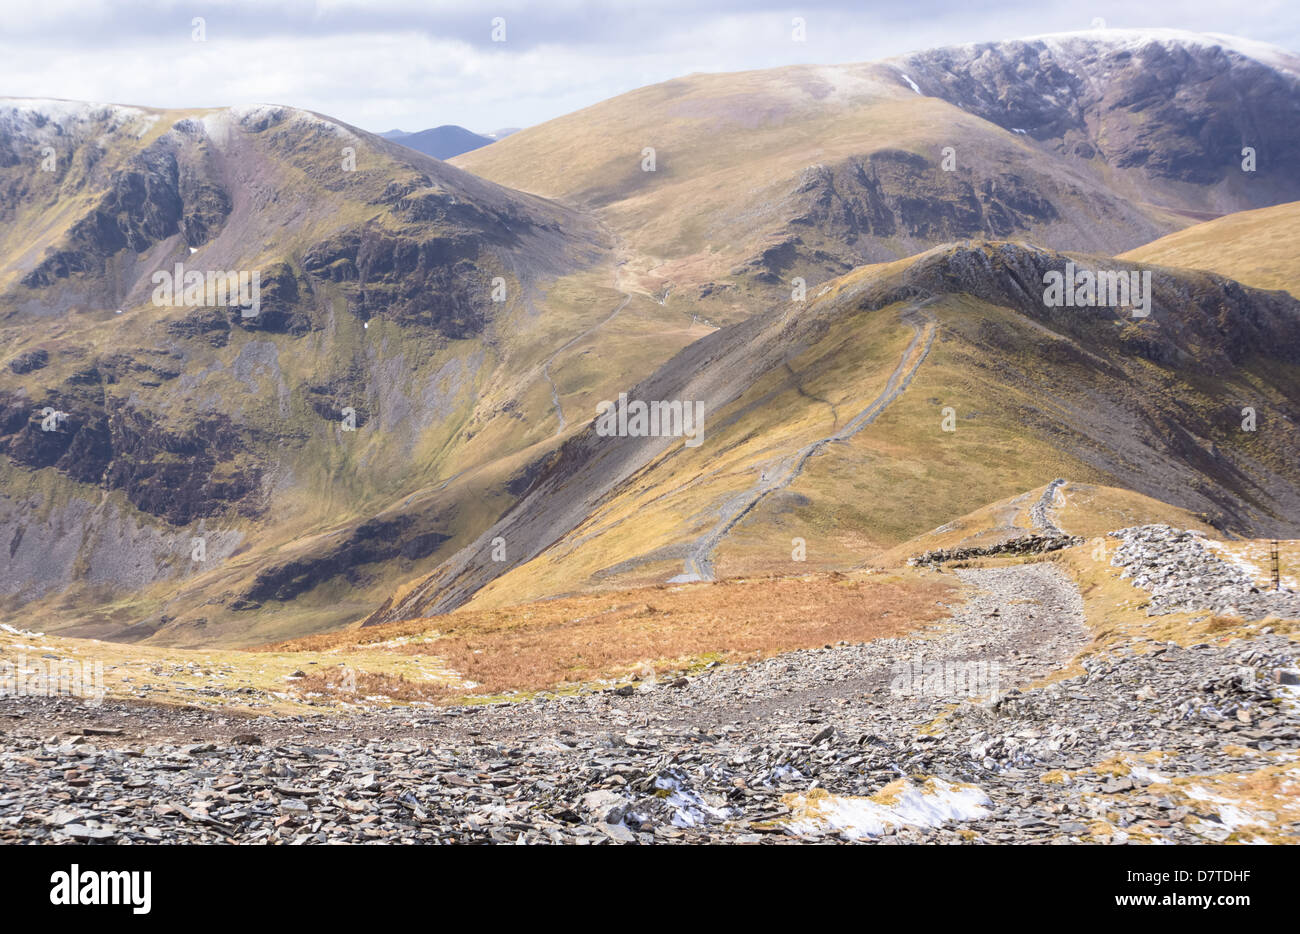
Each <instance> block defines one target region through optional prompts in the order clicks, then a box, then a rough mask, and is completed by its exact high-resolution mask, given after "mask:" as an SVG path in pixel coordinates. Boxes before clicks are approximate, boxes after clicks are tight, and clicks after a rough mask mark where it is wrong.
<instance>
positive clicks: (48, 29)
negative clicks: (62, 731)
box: [0, 0, 1300, 131]
mask: <svg viewBox="0 0 1300 934" xmlns="http://www.w3.org/2000/svg"><path fill="white" fill-rule="evenodd" d="M1132 7H1133V5H1132V4H1131V3H1127V2H1099V3H1094V4H1092V5H1090V6H1089V8H1088V9H1087V10H1082V11H1081V10H1080V8H1079V7H1078V5H1077V4H1076V3H1073V2H1066V0H1047V2H1043V0H1032V2H1031V0H1024V2H1021V0H1007V2H998V3H993V2H988V0H983V2H980V0H975V2H971V0H912V2H908V3H901V4H900V3H896V2H889V3H880V2H874V3H873V2H865V3H864V2H862V0H816V2H812V3H805V4H798V3H790V2H788V0H698V2H687V0H655V2H650V0H626V2H617V0H604V2H598V0H550V2H547V3H545V4H539V3H536V2H523V0H505V2H502V0H489V2H487V3H482V2H452V0H419V2H399V0H373V2H371V0H364V2H363V0H320V2H305V0H288V2H285V3H280V4H276V5H269V4H264V3H259V2H243V0H238V2H237V0H230V2H215V3H206V4H200V3H194V2H184V3H177V2H166V0H124V2H120V3H119V2H114V3H109V2H104V0H98V2H96V0H91V2H84V0H81V2H75V3H74V2H70V0H42V2H41V3H38V4H30V5H25V6H22V7H19V8H17V9H16V10H10V11H6V21H5V32H4V34H3V36H0V61H3V62H4V64H3V66H0V77H2V78H3V84H2V85H0V86H3V87H4V88H5V90H6V93H9V94H13V95H20V96H35V97H69V98H74V99H82V100H107V101H117V102H122V103H133V104H147V105H153V106H165V107H198V106H217V105H226V104H247V103H258V102H275V103H285V104H292V105H295V106H300V107H307V108H310V109H312V110H318V111H321V112H324V113H327V114H330V115H331V116H335V117H338V118H340V119H342V120H346V121H348V122H350V123H354V124H356V125H358V126H362V127H365V128H367V129H376V130H378V129H388V128H390V127H393V126H400V127H403V128H405V129H410V130H415V129H421V128H424V127H427V126H434V125H437V124H441V123H459V124H462V125H465V126H469V127H471V128H472V129H477V130H480V131H487V130H492V129H495V128H497V127H500V126H508V125H509V126H521V125H529V124H532V123H536V122H540V121H542V120H545V119H549V118H550V117H554V116H558V115H560V114H563V113H566V112H569V111H571V110H575V109H578V108H580V107H583V106H586V105H589V104H592V103H595V102H597V101H599V100H602V99H604V98H606V97H610V96H613V95H615V94H618V93H621V92H623V91H627V90H631V89H632V88H635V87H640V86H642V85H645V84H648V83H653V82H656V81H663V80H667V79H669V78H672V77H675V76H677V75H681V74H687V73H690V72H693V71H731V70H744V69H749V68H766V67H774V66H778V65H787V64H795V63H803V62H813V63H832V62H848V61H865V60H870V59H874V58H881V57H887V56H889V55H894V54H900V53H903V52H906V51H910V50H913V49H918V48H926V47H931V46H935V45H945V44H952V43H958V42H968V41H987V40H995V39H1000V38H1007V37H1012V36H1017V35H1027V34H1035V33H1043V32H1054V31H1064V30H1070V29H1079V28H1087V27H1088V25H1089V24H1090V22H1091V20H1092V18H1093V17H1102V18H1105V19H1106V20H1107V22H1108V24H1109V25H1111V26H1150V25H1158V26H1172V27H1176V28H1184V29H1191V30H1195V31H1205V32H1226V33H1235V34H1238V35H1243V36H1246V37H1248V38H1252V39H1259V40H1262V41H1266V42H1273V43H1276V44H1279V45H1282V46H1284V47H1288V48H1296V47H1297V45H1300V11H1298V10H1297V9H1296V8H1295V6H1294V5H1293V4H1284V3H1281V2H1266V3H1262V4H1257V5H1252V6H1246V5H1241V4H1236V5H1228V4H1226V3H1222V2H1216V3H1211V2H1208V0H1185V2H1172V0H1157V2H1155V3H1148V4H1145V5H1144V6H1143V8H1142V12H1141V15H1142V16H1143V17H1144V21H1142V22H1135V21H1134V20H1133V18H1132V17H1133V9H1132ZM196 16H201V17H202V18H203V20H204V23H203V27H204V32H205V41H203V42H195V41H193V40H192V38H191V34H192V32H193V30H194V26H193V20H194V18H195V17H196ZM498 16H499V17H502V18H503V19H504V21H505V31H506V41H505V42H493V41H492V28H493V18H494V17H498ZM796 16H799V17H802V18H803V19H804V20H805V22H806V24H807V40H806V41H804V42H795V41H792V37H791V20H792V19H793V18H794V17H796Z"/></svg>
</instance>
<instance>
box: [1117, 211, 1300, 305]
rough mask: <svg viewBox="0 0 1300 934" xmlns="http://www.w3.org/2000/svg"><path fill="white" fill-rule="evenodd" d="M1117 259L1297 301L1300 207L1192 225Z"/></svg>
mask: <svg viewBox="0 0 1300 934" xmlns="http://www.w3.org/2000/svg"><path fill="white" fill-rule="evenodd" d="M1120 258H1121V259H1128V260H1132V261H1134V262H1141V263H1159V264H1160V265H1162V266H1182V267H1184V268H1186V269H1206V270H1209V271H1210V272H1217V273H1219V274H1220V275H1223V276H1228V277H1229V278H1232V279H1236V280H1237V281H1238V282H1241V283H1243V284H1245V285H1251V286H1254V287H1255V288H1257V289H1286V290H1287V291H1289V292H1290V293H1291V294H1292V295H1300V201H1292V202H1290V203H1288V204H1279V205H1276V206H1274V207H1270V208H1259V209H1258V210H1255V211H1239V212H1237V213H1236V214H1228V215H1226V216H1224V217H1220V218H1218V219H1217V220H1212V221H1206V222H1205V223H1203V224H1196V225H1194V226H1192V227H1188V228H1187V229H1185V230H1180V231H1177V232H1176V233H1171V234H1168V235H1167V236H1164V237H1161V238H1160V239H1159V240H1155V241H1153V242H1151V243H1147V244H1144V245H1142V246H1140V247H1138V248H1137V249H1134V250H1129V251H1128V252H1127V253H1121V254H1120Z"/></svg>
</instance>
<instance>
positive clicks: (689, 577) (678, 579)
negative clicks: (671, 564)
mask: <svg viewBox="0 0 1300 934" xmlns="http://www.w3.org/2000/svg"><path fill="white" fill-rule="evenodd" d="M702 580H704V578H703V577H701V576H700V575H699V574H696V573H695V572H694V571H692V572H691V573H689V574H677V575H675V576H673V577H670V578H668V583H670V584H694V583H695V582H696V581H702Z"/></svg>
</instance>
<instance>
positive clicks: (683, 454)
mask: <svg viewBox="0 0 1300 934" xmlns="http://www.w3.org/2000/svg"><path fill="white" fill-rule="evenodd" d="M1066 260H1067V257H1065V256H1062V255H1060V254H1053V253H1049V252H1047V251H1043V250H1039V249H1035V248H1028V247H1025V246H1023V245H1018V244H971V245H962V246H958V247H951V248H943V249H939V250H935V251H931V252H930V253H928V254H925V255H923V256H921V257H918V258H916V259H915V260H913V261H909V262H899V263H893V264H887V265H883V266H878V267H867V268H864V269H862V270H860V271H858V272H856V273H854V274H852V275H850V276H846V277H843V278H842V279H839V280H836V281H835V282H834V283H832V284H831V286H830V287H829V288H828V289H827V290H826V291H825V293H824V294H823V295H821V296H819V297H818V298H816V299H815V300H813V301H811V302H809V303H808V304H807V305H806V306H795V305H793V304H792V305H790V306H789V307H787V308H782V309H776V310H774V311H773V312H772V313H770V314H769V315H766V316H762V317H761V318H756V319H752V320H750V321H747V322H744V323H742V324H740V325H736V326H734V327H732V328H728V329H724V330H723V331H721V332H718V333H716V334H714V335H711V336H709V337H706V338H704V339H703V340H701V341H700V342H698V343H697V344H695V345H692V346H691V347H690V348H688V349H687V350H686V351H685V352H683V353H682V354H680V355H679V356H678V357H677V358H675V359H674V360H672V361H670V362H669V363H668V364H667V365H665V367H664V368H662V369H661V370H660V371H659V372H658V373H657V374H656V375H655V376H654V377H653V378H652V379H650V380H647V381H645V382H644V383H642V384H641V385H640V386H639V387H637V389H636V390H635V392H634V393H633V396H634V397H639V398H646V399H696V400H704V401H706V408H707V411H708V413H709V414H708V420H707V427H706V432H705V438H704V441H703V443H702V444H700V445H699V446H698V447H688V446H686V445H685V444H684V442H683V440H682V439H662V438H659V439H648V438H647V439H634V438H605V437H598V436H596V435H595V434H594V433H593V432H587V433H585V434H584V435H582V436H579V437H576V438H574V439H573V440H572V441H571V442H569V443H568V444H566V446H565V448H564V449H563V450H562V451H561V453H560V455H559V457H558V458H557V459H556V461H555V463H554V464H553V466H552V467H551V468H550V470H548V472H547V473H545V474H543V475H542V476H541V477H540V478H539V479H538V481H537V483H536V485H535V486H534V488H533V489H532V491H531V492H530V493H529V494H528V495H527V496H525V497H524V499H523V500H521V502H520V503H519V504H518V505H517V506H515V507H514V508H513V509H512V510H511V512H510V513H509V514H508V515H507V516H506V517H505V518H504V519H503V520H502V522H500V523H498V524H497V526H495V527H494V528H493V529H492V530H490V532H489V533H487V536H488V537H498V536H499V537H500V538H502V539H503V540H504V541H506V542H507V543H508V547H509V548H510V549H511V553H510V554H508V556H507V559H506V560H505V561H496V562H493V561H490V560H488V559H487V558H486V554H487V551H486V545H487V540H488V538H487V537H485V539H484V540H482V541H480V542H476V543H475V545H474V546H473V547H471V548H470V549H468V550H466V551H465V552H463V553H461V554H459V555H457V556H456V558H455V559H454V560H453V561H452V562H449V563H448V564H447V565H444V566H443V567H442V568H440V569H439V571H438V572H437V573H436V574H435V575H432V576H431V577H430V578H427V579H425V580H423V581H420V582H418V583H415V584H413V585H412V586H410V587H407V588H403V590H402V591H401V592H400V594H398V595H397V596H396V597H395V598H394V600H393V601H391V602H390V604H389V605H388V606H386V607H385V608H384V609H383V610H382V611H381V612H380V614H377V616H376V617H375V619H377V620H379V619H385V618H401V617H403V616H408V617H409V616H414V615H421V614H423V613H427V612H430V611H435V610H441V609H445V608H449V607H451V606H455V605H460V604H461V603H463V602H465V601H466V600H472V601H473V605H499V604H503V603H510V602H517V601H521V600H528V599H533V598H535V597H537V596H538V595H541V594H545V593H555V592H566V591H570V590H579V589H583V588H587V587H593V586H621V585H624V584H627V583H629V582H633V583H641V582H648V581H652V580H666V579H669V578H671V577H676V576H682V577H684V578H686V579H689V578H691V577H692V576H706V577H707V576H709V575H710V574H716V575H719V576H726V575H734V574H745V573H752V572H755V571H770V572H781V573H792V572H797V571H799V570H800V569H801V568H805V567H809V566H811V567H820V568H827V567H853V566H857V565H860V564H862V563H864V562H866V561H868V560H870V559H872V558H873V557H874V556H876V555H878V554H881V553H883V552H885V551H887V550H888V549H891V548H893V547H895V546H897V545H899V544H900V543H902V542H905V541H907V540H909V539H912V538H914V537H915V536H917V535H920V534H922V533H924V532H926V531H928V530H931V529H934V528H936V527H939V526H941V525H943V524H945V523H947V522H951V521H953V519H954V517H959V516H962V515H965V514H967V513H970V512H972V511H974V510H977V509H979V508H981V507H982V506H985V505H986V504H988V503H993V502H996V501H999V500H1002V499H1004V498H1007V497H1011V496H1015V495H1019V494H1023V493H1024V492H1025V491H1026V490H1032V489H1034V488H1036V487H1040V486H1042V485H1044V484H1046V483H1048V482H1049V481H1051V480H1052V479H1053V478H1056V477H1066V478H1068V479H1070V480H1071V481H1073V482H1075V483H1080V484H1092V485H1098V486H1102V485H1104V486H1109V487H1117V488H1121V489H1126V490H1130V491H1133V492H1134V493H1135V494H1140V495H1141V496H1143V497H1147V498H1149V499H1151V500H1158V501H1160V502H1163V503H1168V504H1169V505H1170V507H1171V508H1172V509H1173V510H1175V512H1174V514H1175V515H1178V516H1180V517H1183V516H1186V515H1196V516H1198V517H1199V518H1198V520H1197V521H1200V522H1205V523H1208V524H1213V525H1215V526H1216V527H1219V528H1223V529H1227V530H1229V531H1235V532H1241V533H1248V532H1251V531H1253V530H1259V534H1265V533H1263V531H1262V530H1264V529H1269V530H1276V531H1278V532H1282V533H1285V532H1287V531H1288V530H1291V529H1293V528H1294V527H1295V526H1296V523H1297V518H1296V517H1297V516H1300V512H1297V506H1300V474H1298V473H1297V468H1296V466H1295V463H1294V458H1292V457H1290V455H1289V454H1288V452H1289V451H1292V450H1294V447H1295V445H1296V444H1297V442H1298V441H1300V438H1297V431H1296V427H1295V422H1296V416H1297V412H1300V398H1297V394H1298V392H1300V391H1298V390H1297V385H1298V384H1297V380H1296V367H1297V363H1298V362H1300V344H1298V343H1297V337H1296V332H1295V325H1296V323H1297V321H1298V320H1300V318H1298V317H1297V316H1298V314H1300V306H1297V303H1296V302H1295V301H1294V300H1292V299H1290V298H1288V297H1286V296H1284V295H1280V294H1278V293H1265V292H1255V291H1252V290H1249V289H1245V288H1243V287H1241V286H1239V285H1237V284H1235V283H1232V282H1230V281H1228V280H1223V279H1218V278H1215V277H1212V276H1208V275H1205V274H1198V273H1186V272H1181V271H1176V270H1170V269H1156V270H1153V271H1152V272H1153V283H1154V292H1155V295H1154V300H1153V311H1152V314H1151V316H1150V317H1149V318H1147V319H1144V320H1141V321H1135V320H1133V319H1132V318H1131V317H1128V316H1127V313H1121V312H1119V311H1117V310H1114V309H1108V308H1087V309H1077V308H1048V307H1044V305H1043V304H1042V299H1041V291H1037V292H1035V291H1034V287H1033V283H1035V282H1038V283H1041V281H1042V274H1043V272H1045V271H1047V270H1049V269H1058V270H1059V268H1060V267H1062V266H1063V265H1064V263H1065V262H1066ZM1073 260H1074V261H1076V262H1090V261H1091V262H1096V263H1100V262H1111V263H1113V262H1114V261H1112V260H1104V258H1100V257H1092V258H1089V257H1083V256H1075V257H1073ZM1039 289H1040V290H1041V286H1039ZM902 296H906V298H905V299H904V298H901V297H902ZM1225 305H1231V306H1232V307H1233V308H1234V309H1235V313H1234V314H1232V315H1230V316H1228V318H1227V319H1224V318H1223V317H1222V316H1221V315H1222V311H1223V308H1224V307H1225ZM1247 405H1249V406H1251V407H1253V408H1254V409H1255V410H1256V420H1257V430H1256V431H1253V432H1251V431H1243V430H1242V426H1241V423H1242V416H1241V409H1242V407H1243V406H1247ZM946 429H951V430H946ZM797 540H802V542H800V541H797ZM799 556H802V557H803V558H804V560H803V561H802V562H801V561H799V560H798V557H799Z"/></svg>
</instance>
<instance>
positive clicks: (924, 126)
mask: <svg viewBox="0 0 1300 934" xmlns="http://www.w3.org/2000/svg"><path fill="white" fill-rule="evenodd" d="M1298 82H1300V64H1298V63H1297V59H1296V58H1295V57H1294V56H1292V55H1290V54H1288V53H1285V52H1282V51H1281V50H1274V49H1271V48H1269V47H1258V46H1256V45H1254V44H1250V43H1245V42H1243V41H1240V40H1226V39H1217V38H1215V37H1206V36H1201V35H1197V34H1193V33H1183V32H1178V31H1173V30H1156V31H1147V32H1128V31H1123V30H1102V31H1097V32H1090V33H1081V34H1067V35H1061V36H1049V37H1041V38H1035V39H1025V40H1016V41H1008V42H1000V43H981V44H976V45H965V46H958V47H953V48H946V49H938V50H933V51H927V52H918V53H914V54H912V55H907V56H902V57H899V58H896V59H891V60H888V61H883V62H878V63H870V64H857V65H844V66H796V67H789V68H777V69H771V70H766V71H755V72H744V73H739V74H697V75H689V76H687V77H684V78H680V79H676V80H673V81H669V82H665V83H662V84H657V85H653V86H650V87H646V88H641V89H639V90H637V91H633V92H631V93H628V94H624V95H622V96H619V97H616V98H613V99H611V100H608V101H604V102H602V103H599V104H596V105H594V106H592V107H589V108H586V109H585V110H581V111H578V112H576V113H573V114H570V115H568V116H565V117H561V118H559V119H556V120H551V121H548V122H547V123H543V124H541V125H539V126H534V127H529V128H528V129H525V130H522V131H520V132H519V133H516V134H514V135H512V136H510V137H508V138H507V139H504V140H501V141H500V142H499V143H498V144H497V145H494V146H491V147H488V148H485V149H481V150H476V151H474V152H471V153H467V154H465V155H463V156H460V157H458V158H457V159H456V160H455V164H457V165H460V166H462V167H464V168H467V169H469V170H470V171H472V172H474V173H476V174H478V175H482V176H483V177H485V178H490V179H492V180H494V181H497V182H500V183H502V184H505V185H509V186H510V187H512V188H518V189H522V190H525V191H531V192H534V193H537V194H541V195H544V196H546V197H552V198H559V199H561V200H564V201H565V202H567V203H570V204H573V205H575V206H581V207H584V208H588V209H591V210H593V211H595V212H597V213H598V215H599V216H600V217H601V218H602V219H603V220H604V221H605V222H606V223H608V224H609V225H610V227H611V228H612V229H613V230H614V231H615V232H616V233H618V234H619V235H620V236H621V237H623V238H624V239H625V241H626V242H627V244H628V246H629V249H630V251H631V252H632V253H633V254H635V256H636V258H635V259H633V260H632V261H631V264H630V269H629V274H630V275H637V276H638V277H639V280H640V281H641V282H642V284H643V287H644V288H645V289H646V291H647V292H649V293H651V294H657V295H661V294H663V293H665V292H669V293H671V294H673V295H679V296H680V295H689V296H691V297H692V298H696V297H698V298H700V299H701V300H702V302H703V305H704V307H705V308H706V309H708V314H709V317H710V320H714V321H717V322H719V323H722V322H726V321H734V320H738V319H739V318H740V317H743V316H745V315H746V314H748V311H749V308H750V307H751V305H752V303H753V302H755V301H759V302H770V301H772V300H775V299H776V297H777V296H778V295H780V294H781V293H783V292H784V293H788V292H789V290H790V280H791V279H793V278H795V277H800V278H803V279H805V280H806V281H807V282H808V283H809V284H819V283H821V282H824V281H826V280H828V279H830V278H833V277H835V276H838V275H842V274H844V273H845V272H847V271H849V270H850V269H852V268H854V267H856V266H858V265H861V264H863V263H871V262H880V261H886V260H890V259H896V258H902V257H905V256H909V255H912V254H915V253H917V252H919V251H921V250H924V249H928V248H929V247H932V246H935V245H938V244H940V243H944V242H949V241H952V240H957V239H962V238H968V237H976V238H991V239H1028V240H1032V241H1033V242H1035V243H1038V244H1040V245H1042V246H1045V247H1049V248H1052V249H1058V250H1080V251H1086V252H1093V253H1106V254H1112V253H1116V252H1120V251H1122V250H1126V249H1131V248H1134V247H1136V246H1138V245H1140V244H1143V243H1146V242H1149V241H1151V240H1153V239H1155V238H1157V237H1159V236H1161V235H1163V234H1166V233H1170V232H1172V231H1174V230H1177V229H1180V228H1182V227H1185V226H1187V225H1188V224H1189V223H1192V222H1194V221H1198V220H1206V219H1210V218H1212V217H1215V216H1218V215H1220V214H1224V213H1228V212H1233V211H1239V210H1243V209H1248V208H1255V207H1262V206H1265V205H1269V204H1275V203H1279V202H1282V201H1293V200H1296V199H1297V198H1300V171H1298V170H1300V149H1298V148H1297V145H1296V144H1297V142H1300V140H1298V139H1297V135H1298V134H1300V130H1297V127H1298V126H1300V112H1298V111H1300V84H1298ZM1246 145H1249V146H1251V147H1253V148H1254V149H1255V151H1256V166H1255V171H1253V172H1244V171H1242V168H1241V166H1242V160H1243V157H1242V155H1241V150H1242V148H1243V146H1246ZM648 149H653V150H654V157H655V160H654V161H655V164H654V171H652V172H651V171H643V170H642V164H643V160H644V159H645V156H644V155H643V153H645V151H646V150H648ZM946 149H950V150H951V152H950V153H946V152H945V150H946ZM949 155H950V157H951V158H950V161H949V162H948V163H947V165H949V166H950V167H951V171H945V170H944V167H945V157H946V156H949ZM756 284H757V285H758V286H759V288H757V289H756V288H755V285H756ZM764 286H765V287H764Z"/></svg>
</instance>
